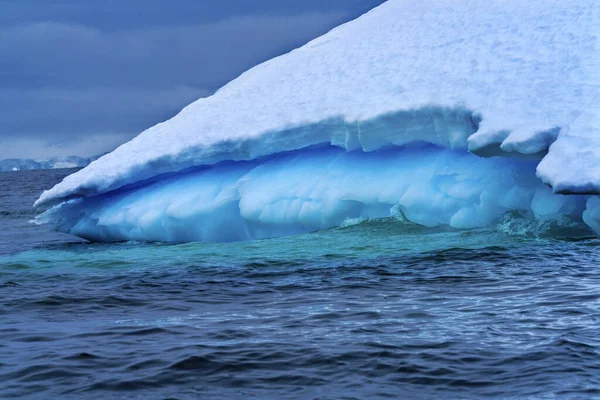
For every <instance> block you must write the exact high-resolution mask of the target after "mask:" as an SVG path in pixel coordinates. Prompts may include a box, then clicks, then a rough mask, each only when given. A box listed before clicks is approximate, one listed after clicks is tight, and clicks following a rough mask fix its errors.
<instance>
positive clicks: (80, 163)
mask: <svg viewBox="0 0 600 400" xmlns="http://www.w3.org/2000/svg"><path fill="white" fill-rule="evenodd" d="M98 158H100V156H94V157H79V156H67V157H55V158H50V159H48V160H43V161H36V160H33V159H30V158H8V159H5V160H0V172H7V171H25V170H34V169H59V168H78V167H85V166H87V165H88V164H89V163H91V162H92V161H94V160H97V159H98Z"/></svg>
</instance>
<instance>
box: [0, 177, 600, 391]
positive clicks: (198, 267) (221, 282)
mask: <svg viewBox="0 0 600 400" xmlns="http://www.w3.org/2000/svg"><path fill="white" fill-rule="evenodd" d="M69 172H72V171H68V170H63V171H37V172H11V173H2V174H0V382H1V383H2V384H1V385H0V398H3V399H4V398H7V399H8V398H32V399H38V398H39V399H48V398H61V399H113V398H114V399H147V398H161V399H166V398H170V399H200V398H201V399H249V398H251V399H254V398H257V399H366V398H368V399H378V398H381V399H383V398H419V399H448V398H461V399H471V398H472V399H480V398H494V399H495V398H502V399H504V398H518V399H521V398H523V399H544V398H548V399H554V398H565V399H571V398H573V399H580V398H581V399H585V398H596V397H600V266H599V261H598V260H600V240H598V239H596V238H593V237H577V238H573V237H560V235H556V234H551V235H544V234H532V233H531V232H532V231H531V230H527V229H525V230H523V229H516V230H514V229H513V230H512V231H511V230H507V229H505V228H506V226H514V225H515V224H516V222H514V220H512V221H511V224H506V223H502V224H499V225H498V227H496V228H494V229H485V230H476V231H457V230H446V229H425V228H420V227H416V226H411V225H410V224H405V223H400V222H393V221H366V222H363V223H357V224H349V226H346V227H342V228H337V229H332V230H328V231H324V232H317V233H312V234H307V235H301V236H296V237H289V238H280V239H271V240H261V241H254V242H243V243H224V244H202V243H192V244H180V245H166V244H160V243H156V244H143V243H121V244H91V243H87V242H84V241H81V240H78V239H75V238H73V237H70V236H67V235H62V234H58V233H55V232H49V231H48V229H47V228H46V227H40V226H35V225H32V224H29V223H28V221H29V220H30V219H31V218H33V216H34V213H33V211H32V210H31V209H30V206H31V204H32V203H33V200H34V199H35V197H36V196H37V195H39V193H40V192H41V190H43V189H44V188H48V187H50V186H52V185H53V184H54V183H56V182H57V181H58V180H60V179H62V177H64V176H65V175H66V174H67V173H69ZM523 224H524V223H523ZM523 224H521V225H520V226H521V228H522V227H523V226H524V225H523ZM516 232H518V234H517V233H516ZM523 232H525V233H524V234H523ZM538 233H539V232H538Z"/></svg>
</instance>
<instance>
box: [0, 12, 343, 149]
mask: <svg viewBox="0 0 600 400" xmlns="http://www.w3.org/2000/svg"><path fill="white" fill-rule="evenodd" d="M347 18H348V15H347V14H346V13H343V12H331V13H309V14H302V15H296V16H281V15H280V16H277V15H275V16H257V15H253V16H245V17H235V18H229V19H225V20H222V21H218V22H215V23H207V24H199V25H183V26H173V25H169V26H160V27H153V28H141V29H131V30H118V31H110V32H109V31H101V30H99V29H96V28H91V27H89V26H83V25H77V24H65V23H54V22H38V23H29V24H25V25H19V26H12V27H5V28H0V54H1V55H2V56H1V57H0V109H2V110H3V111H2V112H1V113H0V158H4V157H6V154H7V153H10V152H11V151H9V150H7V149H10V148H14V147H15V146H14V144H12V143H8V142H9V141H16V138H17V137H19V138H21V140H25V139H26V140H33V141H36V140H37V141H39V143H43V144H45V145H48V143H52V141H54V142H56V143H63V144H65V143H69V141H76V140H79V141H80V142H81V141H82V140H83V138H82V137H83V136H85V135H96V136H98V135H102V134H107V135H113V136H114V137H118V136H122V137H131V135H132V134H133V133H138V132H140V131H142V130H143V129H145V128H147V127H149V126H151V125H154V124H155V123H158V122H160V121H163V120H165V119H167V118H169V117H171V116H173V115H174V114H175V113H176V112H177V111H179V110H180V109H181V108H183V107H184V106H185V105H187V104H189V103H190V102H192V101H194V100H195V99H197V98H199V97H203V96H206V95H208V94H210V93H212V92H213V91H214V90H216V89H217V88H218V87H220V86H222V85H223V84H225V83H226V82H227V81H229V80H231V79H233V78H235V77H236V76H237V75H239V74H240V73H242V72H243V71H245V70H246V69H248V68H250V67H251V66H253V65H255V64H257V63H260V62H262V61H264V60H267V59H269V58H271V57H273V56H276V55H278V54H281V53H283V52H286V51H288V50H289V49H290V48H294V47H297V46H300V45H301V44H303V43H305V42H307V41H308V40H310V39H312V38H313V37H316V36H319V35H320V34H322V33H325V32H326V31H327V30H329V29H330V28H332V27H334V26H336V25H338V24H339V23H341V22H342V21H344V20H345V19H347ZM40 146H41V145H40ZM65 146H66V145H65ZM29 147H32V146H29ZM38 147H39V146H38ZM69 151H71V150H69ZM103 151H104V150H103ZM67 152H68V151H67V150H66V147H65V153H67Z"/></svg>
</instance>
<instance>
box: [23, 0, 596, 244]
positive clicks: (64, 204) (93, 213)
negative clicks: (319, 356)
mask: <svg viewBox="0 0 600 400" xmlns="http://www.w3.org/2000/svg"><path fill="white" fill-rule="evenodd" d="M599 38H600V2H598V1H597V0H573V1H569V2H564V1H558V0H532V1H528V2H525V3H521V2H512V1H502V0H485V1H484V0H457V1H453V2H440V1H437V0H423V1H420V2H414V1H409V0H389V1H388V2H386V3H384V4H382V5H381V6H379V7H377V8H375V9H373V10H371V11H370V12H368V13H367V14H365V15H363V16H361V17H359V18H358V19H356V20H354V21H351V22H349V23H346V24H344V25H341V26H339V27H337V28H335V29H334V30H332V31H331V32H329V33H327V34H325V35H323V36H321V37H319V38H317V39H315V40H313V41H311V42H309V43H308V44H306V45H305V46H303V47H301V48H298V49H296V50H293V51H292V52H290V53H288V54H285V55H283V56H280V57H277V58H274V59H272V60H270V61H267V62H265V63H263V64H261V65H258V66H256V67H254V68H252V69H251V70H249V71H247V72H245V73H244V74H242V75H241V76H240V77H238V78H237V79H235V80H233V81H232V82H230V83H228V84H227V85H225V86H224V87H223V88H221V89H220V90H218V91H217V92H216V93H215V94H214V95H212V96H210V97H208V98H203V99H199V100H197V101H196V102H194V103H192V104H190V105H189V106H187V107H186V108H184V109H183V110H182V111H181V112H180V113H179V114H178V115H176V116H175V117H174V118H172V119H170V120H168V121H166V122H163V123H161V124H158V125H156V126H154V127H152V128H150V129H148V130H146V131H144V132H142V133H141V134H140V135H139V136H137V137H136V138H134V139H133V140H131V141H130V142H128V143H125V144H123V145H122V146H120V147H119V148H117V149H116V150H115V151H113V152H111V153H109V154H107V155H104V156H103V157H101V158H100V159H98V160H96V161H94V162H92V163H91V164H90V165H89V166H87V167H86V168H84V169H82V170H80V171H78V172H76V173H74V174H72V175H70V176H68V177H66V178H65V179H64V180H63V181H62V182H61V183H59V184H57V185H56V186H55V187H53V188H51V189H50V190H47V191H45V192H44V193H43V194H42V195H41V196H40V198H39V199H38V200H37V202H36V203H35V205H34V206H35V207H38V208H40V209H46V211H45V212H43V213H42V214H41V215H40V216H39V217H38V218H37V221H38V222H40V223H49V224H52V225H53V226H55V227H56V228H57V229H59V230H61V231H64V232H70V233H72V234H75V235H78V236H81V237H84V238H87V239H90V240H97V241H122V240H162V241H174V242H180V241H197V240H199V241H232V240H245V239H254V238H265V237H272V236H280V235H290V234H296V233H301V232H308V231H312V230H318V229H325V228H329V227H333V226H337V225H340V224H343V223H344V221H346V220H349V219H353V218H381V217H389V216H394V215H396V216H401V217H402V218H406V219H407V220H409V221H411V222H414V223H418V224H422V225H425V226H437V225H449V226H451V227H454V228H474V227H481V226H486V225H488V224H490V223H492V222H493V221H495V220H497V219H498V218H499V217H501V216H502V215H503V214H505V213H506V212H508V211H514V210H519V211H523V212H525V213H526V214H527V215H529V216H530V217H531V218H536V219H541V218H551V217H555V216H566V217H568V218H572V219H575V220H581V221H582V222H584V223H585V224H587V226H589V227H590V228H591V229H593V230H594V231H595V232H597V233H598V232H600V198H599V197H598V196H597V195H598V194H600V116H599V114H598V113H599V110H600V68H598V66H599V65H600V43H599V41H600V39H599Z"/></svg>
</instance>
